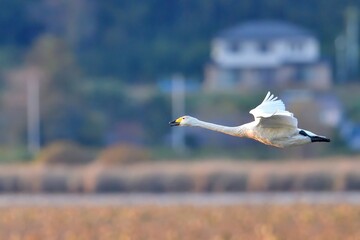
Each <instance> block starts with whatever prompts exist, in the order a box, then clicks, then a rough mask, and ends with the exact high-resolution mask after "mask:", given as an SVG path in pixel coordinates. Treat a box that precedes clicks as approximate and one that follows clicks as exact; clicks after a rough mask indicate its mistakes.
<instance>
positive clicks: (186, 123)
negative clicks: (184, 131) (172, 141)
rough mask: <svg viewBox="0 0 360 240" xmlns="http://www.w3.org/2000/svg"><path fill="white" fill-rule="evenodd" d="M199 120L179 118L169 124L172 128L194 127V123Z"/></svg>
mask: <svg viewBox="0 0 360 240" xmlns="http://www.w3.org/2000/svg"><path fill="white" fill-rule="evenodd" d="M198 121H199V120H197V119H196V118H194V117H190V116H182V117H179V118H178V119H176V120H174V121H171V122H169V124H170V126H172V127H174V126H196V123H197V122H198Z"/></svg>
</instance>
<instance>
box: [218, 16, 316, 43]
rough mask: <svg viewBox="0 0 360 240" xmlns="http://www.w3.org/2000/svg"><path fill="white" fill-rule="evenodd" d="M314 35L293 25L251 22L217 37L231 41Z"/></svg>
mask: <svg viewBox="0 0 360 240" xmlns="http://www.w3.org/2000/svg"><path fill="white" fill-rule="evenodd" d="M313 36H314V35H313V34H312V33H311V32H310V31H308V30H306V29H304V28H302V27H299V26H296V25H294V24H292V23H288V22H282V21H272V20H262V21H250V22H246V23H242V24H239V25H237V26H235V27H232V28H229V29H225V30H224V31H221V32H220V33H219V34H218V35H217V37H219V38H223V39H226V40H230V41H234V40H236V41H241V40H248V39H251V40H271V39H278V38H299V37H313Z"/></svg>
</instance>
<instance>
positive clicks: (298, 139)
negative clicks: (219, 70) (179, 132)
mask: <svg viewBox="0 0 360 240" xmlns="http://www.w3.org/2000/svg"><path fill="white" fill-rule="evenodd" d="M250 113H251V114H252V115H254V118H255V120H254V121H253V122H250V123H246V124H243V125H240V126H237V127H227V126H221V125H218V124H213V123H208V122H204V121H200V120H198V119H196V118H194V117H190V116H183V117H179V118H178V119H176V120H174V121H172V122H170V123H169V124H170V126H193V127H202V128H206V129H209V130H213V131H218V132H222V133H225V134H229V135H232V136H235V137H247V138H252V139H254V140H257V141H259V142H262V143H264V144H267V145H271V146H275V147H279V148H283V147H289V146H296V145H302V144H306V143H311V142H330V139H328V138H326V137H323V136H318V135H316V134H314V133H312V132H310V131H308V130H304V129H300V128H298V126H297V125H298V121H297V119H296V118H295V117H294V115H293V114H292V113H291V112H288V111H286V110H285V105H284V103H283V102H282V101H281V100H280V99H278V98H277V97H274V95H272V94H271V93H270V92H268V93H267V94H266V97H265V99H264V100H263V101H262V103H261V104H260V105H259V106H257V107H256V108H254V109H252V110H251V111H250Z"/></svg>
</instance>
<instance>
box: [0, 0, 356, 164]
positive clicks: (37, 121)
mask: <svg viewBox="0 0 360 240" xmlns="http://www.w3.org/2000/svg"><path fill="white" fill-rule="evenodd" d="M1 11H2V13H1V14H0V15H1V17H0V25H1V27H0V29H1V34H0V36H1V38H0V62H1V64H0V65H1V66H0V72H1V75H0V81H1V85H0V90H1V92H0V113H1V114H0V116H1V118H0V129H1V132H2V134H1V137H0V158H1V161H2V162H19V161H21V162H28V161H32V160H34V159H35V160H36V158H37V157H38V156H39V153H41V152H42V151H46V149H47V148H48V147H49V146H51V145H54V144H56V143H58V145H64V144H65V143H67V144H68V145H69V144H74V145H76V146H77V147H81V148H82V150H83V151H86V152H88V153H89V154H90V155H92V158H94V159H95V158H96V156H98V153H99V152H100V151H102V150H103V149H106V148H108V147H109V146H114V145H118V146H120V147H121V146H122V145H126V146H129V145H131V146H132V147H134V148H136V149H138V150H140V151H143V150H144V151H146V152H147V153H148V154H150V155H151V156H152V157H153V159H155V160H159V159H175V158H181V159H192V158H206V157H209V156H210V157H214V156H215V157H227V158H234V159H242V158H252V159H278V158H289V157H290V158H291V157H292V158H293V157H301V158H313V157H319V156H331V155H338V154H341V155H349V154H356V153H358V152H359V151H360V125H359V119H360V105H359V102H360V101H359V99H358V94H357V93H358V92H359V89H360V87H359V83H360V80H359V70H358V68H359V36H358V35H359V34H358V31H359V16H358V15H359V12H358V11H359V10H358V4H357V2H356V1H336V0H333V1H330V2H316V3H314V2H312V1H306V0H304V1H270V0H263V1H255V2H254V1H241V3H239V2H238V1H231V0H229V1H196V2H193V1H180V2H178V1H106V2H101V1H96V0H89V1H84V0H74V1H70V0H68V1H67V0H36V1H31V2H28V1H22V0H16V1H11V2H2V3H1ZM269 90H270V91H272V92H273V93H275V94H276V95H278V96H279V97H281V98H282V99H283V101H284V102H285V104H286V106H287V108H288V109H289V110H290V111H292V112H294V114H295V116H296V117H297V118H298V119H299V122H300V127H302V128H305V129H309V130H311V131H314V132H317V133H319V134H321V135H325V136H328V137H330V138H331V139H332V142H331V143H330V144H314V145H309V146H304V147H300V148H293V149H286V150H279V149H274V148H272V147H267V146H263V145H261V144H259V143H257V142H254V141H251V140H246V139H238V138H233V137H229V136H225V135H219V134H214V133H212V132H208V131H205V130H199V129H186V130H184V129H181V130H180V129H171V128H169V126H168V124H167V123H168V122H169V121H170V120H172V119H173V118H176V117H178V116H180V115H183V114H188V115H193V116H195V117H198V118H200V119H204V120H206V121H210V122H215V123H219V124H224V125H239V124H242V123H245V122H247V121H250V120H252V116H251V115H250V114H248V112H249V110H250V109H252V108H254V107H255V106H257V105H258V104H259V103H260V102H261V101H262V99H263V98H264V96H265V94H266V92H267V91H269ZM259 149H261V151H259Z"/></svg>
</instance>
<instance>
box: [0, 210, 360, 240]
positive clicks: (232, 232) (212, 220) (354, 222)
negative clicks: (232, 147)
mask: <svg viewBox="0 0 360 240" xmlns="http://www.w3.org/2000/svg"><path fill="white" fill-rule="evenodd" d="M359 222H360V207H359V206H350V205H326V206H311V205H286V206H208V207H191V206H166V207H159V206H136V207H135V206H127V207H80V208H75V207H60V208H51V207H46V208H37V207H34V208H24V207H22V208H15V207H13V208H2V209H0V226H1V228H0V239H9V240H12V239H23V240H32V239H53V240H57V239H69V240H70V239H88V240H92V239H102V240H107V239H111V240H113V239H133V240H136V239H157V240H161V239H174V240H176V239H189V240H191V239H209V240H211V239H214V240H215V239H216V240H217V239H251V240H260V239H261V240H263V239H268V240H270V239H292V240H303V239H318V240H321V239H324V240H325V239H326V240H328V239H342V240H346V239H358V237H359V236H360V227H359Z"/></svg>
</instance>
